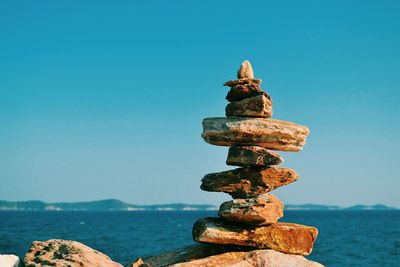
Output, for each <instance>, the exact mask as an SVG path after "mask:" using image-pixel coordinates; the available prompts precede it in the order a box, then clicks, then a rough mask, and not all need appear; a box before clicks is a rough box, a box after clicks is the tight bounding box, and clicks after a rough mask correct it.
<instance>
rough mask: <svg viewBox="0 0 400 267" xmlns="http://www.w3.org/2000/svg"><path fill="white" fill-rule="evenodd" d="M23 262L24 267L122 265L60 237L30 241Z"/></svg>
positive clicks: (116, 266)
mask: <svg viewBox="0 0 400 267" xmlns="http://www.w3.org/2000/svg"><path fill="white" fill-rule="evenodd" d="M24 263H25V266H26V267H36V266H37V267H39V266H57V267H71V266H81V267H93V266H99V267H100V266H107V267H122V265H121V264H119V263H117V262H114V261H112V260H111V259H110V258H109V257H108V256H107V255H105V254H103V253H101V252H99V251H96V250H94V249H92V248H90V247H88V246H85V245H84V244H82V243H79V242H76V241H70V240H61V239H51V240H48V241H43V242H42V241H34V242H32V245H31V247H30V249H29V250H28V252H27V253H26V255H25V258H24Z"/></svg>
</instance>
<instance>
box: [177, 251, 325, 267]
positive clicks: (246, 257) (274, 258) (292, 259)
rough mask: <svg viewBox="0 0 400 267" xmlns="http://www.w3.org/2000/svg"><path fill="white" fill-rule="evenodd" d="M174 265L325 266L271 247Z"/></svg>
mask: <svg viewBox="0 0 400 267" xmlns="http://www.w3.org/2000/svg"><path fill="white" fill-rule="evenodd" d="M171 266H173V267H215V266H224V267H323V265H322V264H320V263H318V262H315V261H310V260H307V259H306V258H305V257H304V256H300V255H290V254H284V253H281V252H278V251H274V250H271V249H262V250H261V249H260V250H253V251H249V252H227V253H223V254H219V255H215V256H210V257H207V258H204V259H198V260H192V261H189V262H184V263H178V264H174V265H171Z"/></svg>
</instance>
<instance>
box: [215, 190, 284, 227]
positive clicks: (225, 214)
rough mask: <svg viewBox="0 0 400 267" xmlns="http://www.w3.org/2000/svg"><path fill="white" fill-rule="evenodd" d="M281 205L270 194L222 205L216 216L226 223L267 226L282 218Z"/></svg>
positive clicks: (235, 200)
mask: <svg viewBox="0 0 400 267" xmlns="http://www.w3.org/2000/svg"><path fill="white" fill-rule="evenodd" d="M283 207H284V206H283V203H282V202H281V201H279V199H278V198H277V197H276V196H274V195H271V194H263V195H258V196H256V197H253V198H245V199H241V198H238V199H234V200H231V201H227V202H224V203H222V205H221V207H220V209H219V212H218V215H219V216H220V217H222V218H224V219H226V220H228V221H233V222H239V223H244V224H250V225H268V224H272V223H276V222H277V221H278V219H280V218H282V217H283Z"/></svg>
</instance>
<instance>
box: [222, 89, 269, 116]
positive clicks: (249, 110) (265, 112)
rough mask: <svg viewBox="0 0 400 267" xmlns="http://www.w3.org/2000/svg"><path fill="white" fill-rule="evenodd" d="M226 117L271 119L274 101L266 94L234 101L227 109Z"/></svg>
mask: <svg viewBox="0 0 400 267" xmlns="http://www.w3.org/2000/svg"><path fill="white" fill-rule="evenodd" d="M225 115H226V116H243V117H260V118H270V117H271V116H272V101H271V100H270V99H269V98H267V97H266V96H265V95H264V94H259V95H256V96H253V97H250V98H245V99H243V100H240V101H234V102H231V103H229V104H228V105H227V106H226V107H225Z"/></svg>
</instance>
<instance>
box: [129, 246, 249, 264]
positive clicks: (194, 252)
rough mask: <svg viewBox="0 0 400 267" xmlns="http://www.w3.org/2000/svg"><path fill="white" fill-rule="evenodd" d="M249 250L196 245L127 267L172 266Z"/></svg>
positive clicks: (235, 247)
mask: <svg viewBox="0 0 400 267" xmlns="http://www.w3.org/2000/svg"><path fill="white" fill-rule="evenodd" d="M249 250H251V248H249V247H240V246H221V245H216V244H196V245H191V246H187V247H184V248H181V249H178V250H175V251H171V252H166V253H162V254H160V255H156V256H151V257H147V258H139V259H137V260H136V261H134V262H132V263H130V264H128V265H127V266H126V267H139V266H140V267H147V266H152V267H158V266H171V265H173V264H176V263H182V262H188V261H191V260H196V259H202V258H206V257H208V256H212V255H218V254H221V253H225V252H239V251H249Z"/></svg>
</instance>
